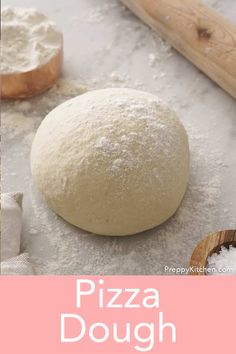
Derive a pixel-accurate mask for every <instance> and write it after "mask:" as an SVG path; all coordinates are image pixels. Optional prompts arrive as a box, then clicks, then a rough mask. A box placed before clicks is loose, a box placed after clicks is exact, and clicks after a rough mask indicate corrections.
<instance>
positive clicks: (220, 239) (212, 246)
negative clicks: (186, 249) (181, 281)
mask: <svg viewBox="0 0 236 354" xmlns="http://www.w3.org/2000/svg"><path fill="white" fill-rule="evenodd" d="M229 245H233V246H234V247H236V230H226V231H219V232H216V233H214V234H211V235H208V236H207V237H206V238H204V239H203V240H202V241H201V242H200V243H199V244H198V245H197V247H196V248H195V250H194V251H193V254H192V256H191V260H190V267H193V271H192V272H190V273H189V274H190V275H205V274H206V273H205V272H203V271H202V269H204V268H206V267H207V259H208V257H210V256H211V255H212V254H213V253H217V252H219V251H220V249H221V247H222V246H225V247H229Z"/></svg>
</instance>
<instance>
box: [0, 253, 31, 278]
mask: <svg viewBox="0 0 236 354" xmlns="http://www.w3.org/2000/svg"><path fill="white" fill-rule="evenodd" d="M1 274H2V275H34V270H33V268H32V266H31V264H30V262H29V255H28V253H22V254H20V255H19V256H17V257H13V258H10V259H8V260H6V261H3V262H1Z"/></svg>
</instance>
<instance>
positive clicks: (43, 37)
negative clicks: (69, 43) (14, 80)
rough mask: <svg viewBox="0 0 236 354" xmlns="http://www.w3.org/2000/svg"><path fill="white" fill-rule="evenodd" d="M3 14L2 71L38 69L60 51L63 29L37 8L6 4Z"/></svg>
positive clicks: (10, 72)
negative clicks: (16, 6) (61, 30)
mask: <svg viewBox="0 0 236 354" xmlns="http://www.w3.org/2000/svg"><path fill="white" fill-rule="evenodd" d="M1 17H2V18H1V20H2V23H1V31H2V40H1V74H15V73H23V72H28V71H31V70H34V69H35V68H37V67H40V66H42V65H43V64H45V63H47V62H48V61H49V60H50V59H51V58H53V57H54V56H55V55H56V54H57V53H58V51H59V50H60V48H61V43H62V36H61V32H60V31H59V30H58V29H57V28H56V26H55V24H54V23H53V22H51V21H49V19H48V18H47V17H46V16H45V15H43V14H41V13H40V12H38V11H37V10H35V9H31V8H29V9H28V8H25V9H24V8H13V7H4V8H3V9H2V11H1Z"/></svg>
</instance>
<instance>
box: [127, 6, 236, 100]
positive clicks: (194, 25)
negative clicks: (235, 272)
mask: <svg viewBox="0 0 236 354" xmlns="http://www.w3.org/2000/svg"><path fill="white" fill-rule="evenodd" d="M121 1H122V2H123V3H124V4H125V5H126V6H127V7H128V8H130V9H131V10H132V11H133V12H134V13H135V14H136V15H137V16H138V17H140V18H141V19H142V20H143V21H144V22H145V23H146V24H148V25H149V26H151V27H152V28H153V29H154V30H157V31H158V32H159V33H160V35H161V36H163V37H164V38H165V39H167V40H168V41H169V42H170V44H171V45H172V46H173V47H174V48H175V49H177V50H178V51H179V52H180V53H182V54H183V55H184V56H185V57H186V58H187V59H189V60H190V61H191V62H192V63H193V64H194V65H196V66H197V67H198V68H199V69H200V70H201V71H203V72H204V73H205V74H206V75H208V76H209V77H210V78H211V79H212V80H213V81H215V82H216V83H217V84H218V85H219V86H221V87H222V88H223V89H225V90H226V91H227V92H228V93H229V94H230V95H232V96H233V97H234V98H236V27H235V26H233V25H232V24H231V23H230V22H229V21H228V20H227V19H225V18H224V17H222V16H220V15H219V14H218V13H217V12H216V11H214V10H213V9H211V8H209V7H208V6H206V5H204V4H203V3H202V2H201V1H198V0H121Z"/></svg>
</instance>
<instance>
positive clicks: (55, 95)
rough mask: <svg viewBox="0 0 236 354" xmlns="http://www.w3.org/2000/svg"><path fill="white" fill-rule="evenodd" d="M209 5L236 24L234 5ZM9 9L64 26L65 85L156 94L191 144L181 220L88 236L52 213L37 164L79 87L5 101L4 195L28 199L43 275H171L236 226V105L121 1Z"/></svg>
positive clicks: (26, 247) (81, 0)
mask: <svg viewBox="0 0 236 354" xmlns="http://www.w3.org/2000/svg"><path fill="white" fill-rule="evenodd" d="M205 2H206V3H208V4H209V5H212V6H213V7H215V8H216V9H217V10H218V11H219V12H221V13H222V14H223V15H225V16H226V17H228V18H229V19H230V20H231V21H232V22H233V23H234V24H236V2H235V1H234V0H218V1H216V0H214V1H213V0H211V1H210V0H208V1H205ZM4 5H13V6H21V7H36V8H37V9H39V10H41V11H42V12H44V13H45V14H47V15H48V16H49V17H50V18H51V19H52V20H54V21H55V22H56V23H57V24H58V26H59V27H60V28H61V30H62V31H63V34H64V67H63V78H64V79H66V80H76V81H77V82H78V83H79V84H83V85H85V86H87V88H88V89H94V88H103V87H109V86H122V87H124V86H127V87H134V88H136V89H141V90H145V91H149V92H152V93H154V94H157V95H159V96H160V97H161V98H162V99H164V100H165V101H167V102H169V104H170V105H171V106H173V108H174V109H175V110H176V111H177V113H178V115H179V116H180V118H181V120H182V121H183V123H184V125H185V126H186V129H187V131H188V133H189V137H190V147H191V155H192V158H191V159H192V166H191V177H190V183H189V188H188V191H187V193H186V196H185V198H184V201H183V203H182V205H181V207H180V209H179V210H178V212H177V213H176V215H175V216H174V217H173V218H171V219H170V220H169V221H167V222H166V223H165V224H163V225H161V226H160V227H157V228H155V229H153V230H150V231H147V232H145V233H142V234H139V235H136V236H131V237H124V238H118V237H103V236H96V235H91V234H90V235H89V234H87V233H86V232H84V231H81V230H79V229H76V228H75V227H72V226H70V225H68V224H67V223H65V222H64V221H63V220H61V219H60V218H58V217H57V216H56V215H54V214H53V213H52V212H51V211H50V210H49V209H48V208H47V206H46V205H45V204H44V203H43V201H42V200H41V198H40V196H39V195H38V193H37V191H36V189H35V187H34V186H33V184H32V181H31V176H30V167H29V154H30V146H31V142H32V139H33V137H34V134H35V132H36V130H37V127H38V125H39V124H40V122H41V120H42V119H43V118H44V116H45V114H46V113H47V112H49V111H50V109H52V108H53V107H54V106H55V105H56V104H58V103H60V102H62V101H63V100H65V99H67V98H69V97H71V96H74V95H75V94H76V93H79V90H80V88H78V89H77V88H76V89H73V90H71V91H70V92H69V93H68V92H67V90H66V89H65V88H64V90H62V89H59V88H58V92H57V88H55V89H54V90H53V91H50V92H47V93H45V94H43V95H41V96H40V97H38V98H34V99H31V100H27V101H24V102H23V103H22V102H19V101H16V102H3V104H2V112H3V115H2V124H3V143H2V190H3V191H4V192H8V191H12V190H14V191H16V190H20V191H23V192H24V227H23V232H22V251H28V252H29V254H30V257H31V261H32V264H33V266H34V267H35V270H36V273H37V274H164V273H165V266H168V267H186V266H187V265H188V262H189V258H190V256H191V253H192V251H193V248H194V247H195V246H196V244H197V243H198V242H199V241H200V240H201V239H202V237H203V236H204V235H206V234H208V233H211V232H214V231H216V230H222V229H232V228H236V212H235V211H236V183H235V181H236V157H235V156H236V153H235V152H236V102H235V100H233V99H232V98H231V97H230V96H229V95H228V94H227V93H225V92H224V91H223V90H221V89H220V88H219V87H218V86H216V85H215V84H214V83H213V82H211V81H210V80H209V79H208V78H207V77H205V76H204V75H203V74H202V73H201V72H199V70H197V69H196V68H195V67H194V66H193V65H192V64H191V63H189V62H188V61H187V60H185V59H184V58H183V57H182V56H181V55H179V54H178V53H177V52H176V51H174V50H173V49H170V48H169V47H168V46H167V45H166V44H165V43H163V42H162V41H161V40H160V39H159V37H158V35H156V34H154V33H153V32H152V31H151V30H150V29H149V28H147V27H146V26H145V25H143V24H142V23H141V22H140V21H139V20H138V19H137V18H135V17H134V16H133V15H132V14H131V13H130V12H129V11H128V10H127V9H125V8H124V7H123V6H122V5H121V4H120V3H119V2H118V1H116V0H110V1H109V0H68V1H65V0H64V1H63V0H57V1H48V0H41V1H40V2H39V1H37V0H22V1H18V0H8V1H6V0H4V1H3V6H4ZM68 82H69V81H68ZM64 83H65V82H64ZM166 272H167V273H170V272H168V271H166Z"/></svg>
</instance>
